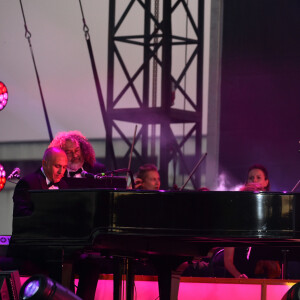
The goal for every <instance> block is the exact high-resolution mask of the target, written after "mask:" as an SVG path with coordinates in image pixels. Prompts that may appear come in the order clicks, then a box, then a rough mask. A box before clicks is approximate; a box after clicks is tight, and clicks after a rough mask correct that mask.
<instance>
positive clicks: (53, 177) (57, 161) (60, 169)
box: [13, 147, 68, 217]
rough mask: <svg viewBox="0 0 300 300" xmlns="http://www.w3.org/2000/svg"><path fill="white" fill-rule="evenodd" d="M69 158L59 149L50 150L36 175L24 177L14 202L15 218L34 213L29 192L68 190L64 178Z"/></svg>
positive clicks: (17, 187) (19, 183)
mask: <svg viewBox="0 0 300 300" xmlns="http://www.w3.org/2000/svg"><path fill="white" fill-rule="evenodd" d="M67 164H68V158H67V155H66V153H65V152H64V151H63V150H62V149H59V148H53V147H51V148H48V149H47V150H46V151H45V153H44V156H43V160H42V167H41V168H39V169H38V170H36V171H35V172H34V173H32V174H29V175H27V176H25V177H23V178H22V179H21V180H20V181H19V182H18V184H17V185H16V188H15V191H14V195H13V200H14V214H13V215H14V217H21V216H28V215H31V213H32V211H33V204H32V202H31V201H30V198H29V193H28V191H29V190H46V189H63V188H67V187H68V186H67V184H66V182H65V181H64V180H63V176H64V174H65V172H66V169H67Z"/></svg>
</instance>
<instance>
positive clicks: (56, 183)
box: [47, 181, 58, 187]
mask: <svg viewBox="0 0 300 300" xmlns="http://www.w3.org/2000/svg"><path fill="white" fill-rule="evenodd" d="M52 185H55V186H58V182H55V183H54V182H52V181H50V182H49V183H48V184H47V187H50V186H52Z"/></svg>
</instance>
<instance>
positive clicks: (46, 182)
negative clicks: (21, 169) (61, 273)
mask: <svg viewBox="0 0 300 300" xmlns="http://www.w3.org/2000/svg"><path fill="white" fill-rule="evenodd" d="M67 163H68V159H67V156H66V154H65V152H64V151H63V150H62V149H58V148H48V149H47V150H46V151H45V153H44V156H43V160H42V166H41V167H40V168H39V169H38V170H36V171H35V172H34V173H32V174H29V175H27V176H25V177H23V178H22V179H20V180H19V182H18V184H17V185H16V187H15V190H14V194H13V201H14V210H13V216H14V217H23V216H29V215H31V214H32V212H33V210H34V207H33V203H32V202H31V201H30V196H29V192H28V191H29V190H46V189H64V188H67V187H68V186H67V184H66V183H65V182H64V180H63V176H64V173H65V171H66V169H67ZM13 238H14V236H13V235H12V239H13ZM8 256H11V257H13V258H14V261H15V262H18V264H19V269H20V272H21V273H22V272H24V273H25V274H26V273H27V274H28V273H37V272H40V273H45V274H47V273H48V274H47V275H49V276H51V277H52V278H53V279H55V280H58V278H57V276H56V275H57V274H55V273H53V274H51V272H50V273H49V272H47V271H49V270H47V266H46V258H47V257H46V251H40V249H36V248H35V247H30V246H28V247H26V249H24V248H22V249H19V248H17V247H15V246H14V247H13V248H12V247H9V249H8ZM53 272H54V270H53Z"/></svg>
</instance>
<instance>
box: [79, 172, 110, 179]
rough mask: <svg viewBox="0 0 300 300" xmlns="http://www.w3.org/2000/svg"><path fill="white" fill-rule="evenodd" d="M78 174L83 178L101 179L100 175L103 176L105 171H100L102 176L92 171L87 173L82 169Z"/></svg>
mask: <svg viewBox="0 0 300 300" xmlns="http://www.w3.org/2000/svg"><path fill="white" fill-rule="evenodd" d="M80 174H81V176H82V177H84V178H94V179H101V177H103V176H104V175H105V173H101V175H102V176H99V175H95V174H92V173H88V172H86V171H82V172H81V173H80Z"/></svg>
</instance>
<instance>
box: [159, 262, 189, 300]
mask: <svg viewBox="0 0 300 300" xmlns="http://www.w3.org/2000/svg"><path fill="white" fill-rule="evenodd" d="M184 261H185V260H183V259H180V258H172V257H171V258H170V257H165V258H163V257H162V258H160V259H159V260H156V261H155V262H154V265H155V266H156V269H157V272H158V288H159V298H160V300H177V299H178V291H179V284H180V277H181V274H182V272H183V271H184V270H185V268H186V267H187V263H186V262H184Z"/></svg>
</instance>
